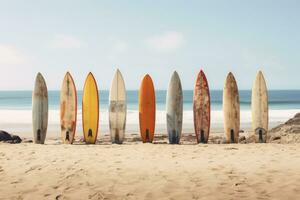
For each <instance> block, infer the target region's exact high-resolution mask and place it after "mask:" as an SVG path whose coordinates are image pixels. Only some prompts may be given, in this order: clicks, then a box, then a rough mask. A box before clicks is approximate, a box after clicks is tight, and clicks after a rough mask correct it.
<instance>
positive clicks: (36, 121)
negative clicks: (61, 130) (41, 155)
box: [32, 73, 48, 144]
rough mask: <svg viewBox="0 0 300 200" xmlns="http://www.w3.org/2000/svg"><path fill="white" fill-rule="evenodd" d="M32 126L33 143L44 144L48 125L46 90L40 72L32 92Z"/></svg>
mask: <svg viewBox="0 0 300 200" xmlns="http://www.w3.org/2000/svg"><path fill="white" fill-rule="evenodd" d="M32 126H33V137H34V143H36V144H44V143H45V139H46V134H47V126H48V90H47V85H46V82H45V79H44V77H43V76H42V74H41V73H38V74H37V76H36V79H35V85H34V90H33V93H32Z"/></svg>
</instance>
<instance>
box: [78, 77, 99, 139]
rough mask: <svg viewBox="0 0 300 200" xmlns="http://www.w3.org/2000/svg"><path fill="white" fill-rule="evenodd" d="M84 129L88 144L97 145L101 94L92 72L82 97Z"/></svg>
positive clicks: (86, 81)
mask: <svg viewBox="0 0 300 200" xmlns="http://www.w3.org/2000/svg"><path fill="white" fill-rule="evenodd" d="M82 127H83V136H84V141H85V143H86V144H95V143H96V140H97V135H98V127H99V94H98V86H97V82H96V80H95V78H94V76H93V74H92V73H91V72H90V73H89V74H88V76H87V77H86V80H85V84H84V88H83V95H82Z"/></svg>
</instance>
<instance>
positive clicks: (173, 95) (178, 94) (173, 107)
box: [166, 71, 183, 144]
mask: <svg viewBox="0 0 300 200" xmlns="http://www.w3.org/2000/svg"><path fill="white" fill-rule="evenodd" d="M166 104H167V114H166V115H167V131H168V136H169V143H170V144H179V142H180V137H181V131H182V111H183V103H182V88H181V82H180V78H179V75H178V73H177V72H176V71H175V72H174V73H173V75H172V77H171V80H170V82H169V88H168V91H167V99H166Z"/></svg>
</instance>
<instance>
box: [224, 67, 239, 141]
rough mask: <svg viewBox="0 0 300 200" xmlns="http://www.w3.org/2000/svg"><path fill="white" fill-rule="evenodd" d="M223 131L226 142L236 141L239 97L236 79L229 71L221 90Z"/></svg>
mask: <svg viewBox="0 0 300 200" xmlns="http://www.w3.org/2000/svg"><path fill="white" fill-rule="evenodd" d="M223 112H224V131H225V134H226V140H227V143H238V141H239V131H240V99H239V91H238V87H237V83H236V80H235V78H234V76H233V74H232V73H231V72H230V73H229V74H228V76H227V78H226V81H225V86H224V91H223Z"/></svg>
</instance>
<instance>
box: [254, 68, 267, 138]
mask: <svg viewBox="0 0 300 200" xmlns="http://www.w3.org/2000/svg"><path fill="white" fill-rule="evenodd" d="M251 110H252V128H253V131H254V135H255V140H256V142H266V136H267V132H268V123H269V111H268V90H267V85H266V81H265V78H264V75H263V73H262V72H261V71H259V72H258V73H257V75H256V79H255V81H254V83H253V88H252V100H251Z"/></svg>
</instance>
